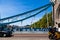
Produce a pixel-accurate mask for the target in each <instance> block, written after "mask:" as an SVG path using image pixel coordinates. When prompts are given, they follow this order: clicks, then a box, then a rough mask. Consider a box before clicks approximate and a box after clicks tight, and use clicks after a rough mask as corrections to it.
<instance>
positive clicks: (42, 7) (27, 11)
mask: <svg viewBox="0 0 60 40" xmlns="http://www.w3.org/2000/svg"><path fill="white" fill-rule="evenodd" d="M51 4H52V3H49V4H47V5H44V6H42V7H39V8H36V9H34V10H31V11H27V12H24V13H21V14H17V15H14V16H11V17H7V18H3V19H0V21H3V20H7V19H11V18H14V17H18V16H22V15H26V14H27V13H30V12H33V11H36V10H40V9H42V8H44V7H47V6H49V5H51Z"/></svg>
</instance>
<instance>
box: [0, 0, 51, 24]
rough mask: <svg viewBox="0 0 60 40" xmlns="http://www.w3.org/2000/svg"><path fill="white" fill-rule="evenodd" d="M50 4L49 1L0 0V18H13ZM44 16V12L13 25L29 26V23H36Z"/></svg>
mask: <svg viewBox="0 0 60 40" xmlns="http://www.w3.org/2000/svg"><path fill="white" fill-rule="evenodd" d="M49 2H50V0H0V17H1V18H5V17H9V16H13V15H16V14H20V13H23V12H26V11H29V10H32V9H35V8H38V7H40V6H43V5H46V4H48V3H49ZM50 11H51V8H49V9H48V10H47V12H50ZM44 14H45V11H44V12H42V13H40V14H39V15H37V16H36V17H35V19H34V20H33V18H30V19H27V20H25V21H23V22H22V24H21V22H17V23H14V25H28V24H31V22H35V21H38V20H39V19H41V18H42V16H43V15H44Z"/></svg>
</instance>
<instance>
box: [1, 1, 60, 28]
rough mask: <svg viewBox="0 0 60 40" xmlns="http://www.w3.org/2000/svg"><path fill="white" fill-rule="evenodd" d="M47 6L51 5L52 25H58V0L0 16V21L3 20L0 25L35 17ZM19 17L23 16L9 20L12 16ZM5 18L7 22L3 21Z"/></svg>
mask: <svg viewBox="0 0 60 40" xmlns="http://www.w3.org/2000/svg"><path fill="white" fill-rule="evenodd" d="M49 7H53V10H52V11H53V12H52V19H53V23H54V27H57V26H60V13H59V12H60V1H59V0H55V1H51V2H50V3H48V4H46V5H44V6H41V7H38V8H36V9H33V10H30V11H27V12H23V13H20V14H17V15H13V16H10V17H6V18H2V19H0V21H3V22H2V23H0V26H1V25H9V24H12V23H16V22H19V21H24V20H26V19H29V18H31V17H35V16H36V15H38V14H40V13H41V12H43V11H46V10H47V9H48V8H49ZM32 12H36V13H33V14H31V13H32ZM27 15H28V16H27ZM19 17H23V18H22V19H16V20H13V21H10V20H11V19H13V18H19ZM6 20H7V21H8V20H9V22H4V21H6Z"/></svg>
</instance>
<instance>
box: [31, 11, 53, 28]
mask: <svg viewBox="0 0 60 40" xmlns="http://www.w3.org/2000/svg"><path fill="white" fill-rule="evenodd" d="M47 24H48V26H52V12H50V13H48V22H47V14H45V15H44V16H43V17H42V19H40V20H39V21H37V22H35V23H33V24H32V25H31V27H32V28H46V27H47Z"/></svg>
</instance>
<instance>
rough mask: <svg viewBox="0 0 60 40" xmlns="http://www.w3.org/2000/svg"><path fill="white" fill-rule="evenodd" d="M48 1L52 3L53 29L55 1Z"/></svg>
mask: <svg viewBox="0 0 60 40" xmlns="http://www.w3.org/2000/svg"><path fill="white" fill-rule="evenodd" d="M50 1H51V3H52V26H53V27H54V23H55V21H54V4H55V1H56V0H50Z"/></svg>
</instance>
